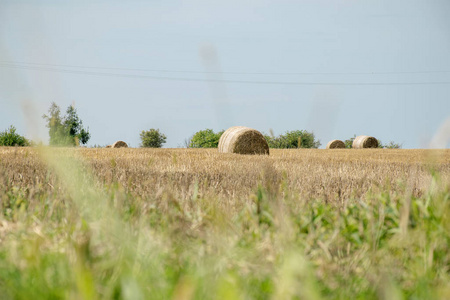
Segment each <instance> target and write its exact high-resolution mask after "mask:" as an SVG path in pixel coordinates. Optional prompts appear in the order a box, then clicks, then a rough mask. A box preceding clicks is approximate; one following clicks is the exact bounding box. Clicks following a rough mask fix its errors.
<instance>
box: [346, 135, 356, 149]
mask: <svg viewBox="0 0 450 300" xmlns="http://www.w3.org/2000/svg"><path fill="white" fill-rule="evenodd" d="M355 138H356V134H355V135H354V136H353V137H351V138H349V139H348V140H345V141H344V144H345V148H348V149H351V148H352V147H353V141H354V140H355Z"/></svg>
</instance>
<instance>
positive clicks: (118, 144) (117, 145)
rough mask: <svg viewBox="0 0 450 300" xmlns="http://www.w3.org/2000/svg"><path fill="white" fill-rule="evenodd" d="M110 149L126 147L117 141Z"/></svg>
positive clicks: (126, 146) (123, 143) (125, 144)
mask: <svg viewBox="0 0 450 300" xmlns="http://www.w3.org/2000/svg"><path fill="white" fill-rule="evenodd" d="M111 148H128V145H127V143H125V142H124V141H117V142H115V143H114V144H112V146H111Z"/></svg>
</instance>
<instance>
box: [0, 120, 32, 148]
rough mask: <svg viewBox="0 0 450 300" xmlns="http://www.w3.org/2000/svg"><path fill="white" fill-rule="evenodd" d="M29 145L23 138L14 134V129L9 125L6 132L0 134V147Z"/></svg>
mask: <svg viewBox="0 0 450 300" xmlns="http://www.w3.org/2000/svg"><path fill="white" fill-rule="evenodd" d="M30 145H31V143H30V141H28V140H27V139H26V138H25V137H23V136H21V135H20V134H18V133H16V128H15V127H14V126H13V125H11V126H10V127H9V128H8V129H7V130H5V131H3V132H0V146H21V147H24V146H30Z"/></svg>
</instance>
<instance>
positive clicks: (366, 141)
mask: <svg viewBox="0 0 450 300" xmlns="http://www.w3.org/2000/svg"><path fill="white" fill-rule="evenodd" d="M352 148H355V149H363V148H378V140H377V139H376V138H374V137H373V136H367V135H360V136H357V137H356V138H355V139H354V140H353V145H352Z"/></svg>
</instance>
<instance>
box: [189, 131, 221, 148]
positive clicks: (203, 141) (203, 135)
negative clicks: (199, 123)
mask: <svg viewBox="0 0 450 300" xmlns="http://www.w3.org/2000/svg"><path fill="white" fill-rule="evenodd" d="M223 133H224V131H223V130H221V131H219V132H217V133H215V132H214V131H213V130H212V129H205V130H200V131H197V132H196V133H195V134H194V135H193V136H192V137H191V139H190V141H189V146H188V147H189V148H217V147H218V145H219V140H220V137H221V136H222V134H223Z"/></svg>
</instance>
